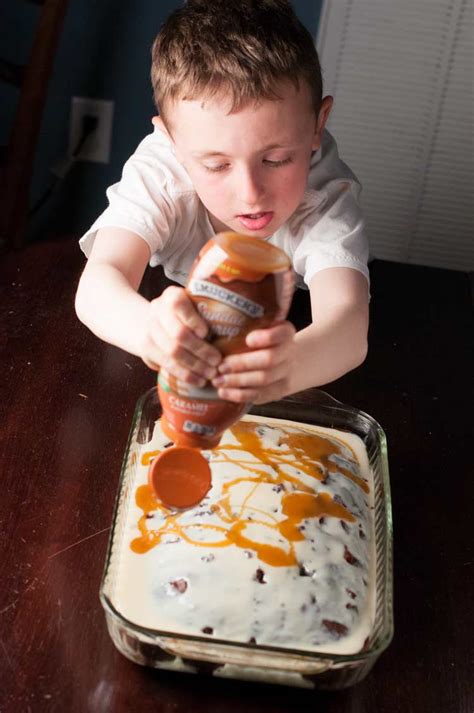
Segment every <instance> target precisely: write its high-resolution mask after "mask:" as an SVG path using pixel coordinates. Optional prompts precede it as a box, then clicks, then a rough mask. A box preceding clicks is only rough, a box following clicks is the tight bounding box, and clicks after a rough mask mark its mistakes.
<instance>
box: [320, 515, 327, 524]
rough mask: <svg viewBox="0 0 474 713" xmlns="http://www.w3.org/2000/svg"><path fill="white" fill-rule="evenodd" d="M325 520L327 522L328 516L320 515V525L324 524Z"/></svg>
mask: <svg viewBox="0 0 474 713" xmlns="http://www.w3.org/2000/svg"><path fill="white" fill-rule="evenodd" d="M325 522H326V518H325V517H324V515H323V517H320V518H319V524H320V525H324V523H325Z"/></svg>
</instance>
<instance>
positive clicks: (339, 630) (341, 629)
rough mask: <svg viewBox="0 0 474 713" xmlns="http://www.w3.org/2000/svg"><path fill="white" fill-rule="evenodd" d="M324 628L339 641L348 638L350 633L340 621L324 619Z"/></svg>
mask: <svg viewBox="0 0 474 713" xmlns="http://www.w3.org/2000/svg"><path fill="white" fill-rule="evenodd" d="M323 626H325V627H326V629H327V630H328V631H329V632H330V633H331V634H332V635H333V636H335V637H336V639H339V638H340V637H341V636H346V634H347V632H348V628H347V626H345V625H344V624H341V623H340V622H339V621H331V620H330V619H323Z"/></svg>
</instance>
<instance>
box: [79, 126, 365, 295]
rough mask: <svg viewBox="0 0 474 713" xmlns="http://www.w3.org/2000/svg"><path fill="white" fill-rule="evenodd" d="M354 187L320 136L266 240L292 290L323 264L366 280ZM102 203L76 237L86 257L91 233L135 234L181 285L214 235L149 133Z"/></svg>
mask: <svg viewBox="0 0 474 713" xmlns="http://www.w3.org/2000/svg"><path fill="white" fill-rule="evenodd" d="M359 193H360V185H359V183H358V182H357V179H356V178H355V176H354V174H353V173H352V172H351V170H350V169H349V168H348V166H346V164H345V163H343V161H341V160H340V158H339V155H338V151H337V146H336V143H335V141H334V139H333V138H332V136H331V135H330V133H329V132H328V131H324V135H323V140H322V145H321V148H320V149H319V150H318V151H316V152H315V153H314V154H313V157H312V159H311V166H310V172H309V176H308V183H307V190H306V191H305V193H304V196H303V200H302V201H301V203H300V205H299V206H298V208H297V209H296V211H295V212H294V213H293V215H292V216H291V217H290V218H289V219H288V220H287V221H286V223H284V225H282V226H281V227H280V228H279V229H278V230H277V231H276V232H275V233H274V234H273V235H272V236H271V237H270V238H268V240H267V241H268V242H270V243H272V244H273V245H276V246H278V247H280V248H282V249H283V250H284V251H285V252H286V253H287V255H289V257H290V258H291V260H292V263H293V268H294V270H295V272H296V282H297V285H298V286H299V287H306V286H309V284H310V282H311V279H312V277H313V276H314V275H315V274H316V273H317V272H319V271H320V270H324V269H326V268H329V267H349V268H353V269H355V270H359V271H360V272H361V273H362V274H363V275H365V277H366V278H367V280H369V272H368V269H367V260H368V244H367V238H366V235H365V230H364V223H363V219H362V214H361V210H360V207H359V203H358V197H359ZM107 198H108V200H109V205H108V207H107V208H106V209H105V211H104V212H103V213H102V214H101V215H100V216H99V217H98V218H97V220H96V221H95V223H94V224H93V225H92V226H91V228H90V229H89V230H88V231H87V233H86V234H85V235H84V236H83V237H82V238H81V240H80V246H81V248H82V250H83V251H84V253H85V254H86V255H87V256H89V254H90V251H91V248H92V244H93V241H94V238H95V236H96V234H97V231H98V230H99V229H100V228H104V227H116V228H125V229H127V230H130V231H132V232H134V233H136V234H137V235H139V236H140V237H141V238H143V240H145V242H146V243H147V244H148V246H149V248H150V252H151V257H150V265H151V266H152V267H154V266H155V265H163V267H164V270H165V273H166V275H167V276H168V277H169V278H171V279H172V280H174V281H176V282H178V283H180V284H182V285H184V284H185V283H186V280H187V276H188V273H189V271H190V269H191V265H192V263H193V261H194V259H195V257H196V256H197V254H198V252H199V250H200V249H201V248H202V246H203V245H204V244H205V243H206V242H207V241H208V240H209V239H210V238H211V237H212V236H213V235H215V231H214V229H213V227H212V225H211V222H210V220H209V216H208V213H207V210H206V208H205V207H204V205H203V204H202V203H201V201H200V199H199V197H198V195H197V193H196V191H195V189H194V187H193V184H192V182H191V179H190V177H189V175H188V173H187V172H186V170H185V169H184V168H183V166H182V165H181V164H180V163H179V161H178V160H177V159H176V157H175V155H174V153H173V151H172V147H171V142H170V140H169V139H168V137H167V136H166V135H165V134H164V133H163V132H162V131H160V130H159V129H158V128H155V130H154V132H153V133H152V134H149V135H148V136H146V137H145V138H144V139H143V141H142V142H141V143H140V144H139V146H138V148H137V150H136V151H135V153H134V154H133V155H132V156H131V157H130V158H129V159H128V161H127V162H126V164H125V166H124V169H123V173H122V178H121V180H120V181H119V182H118V183H115V184H113V185H112V186H110V188H108V190H107Z"/></svg>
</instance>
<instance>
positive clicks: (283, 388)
mask: <svg viewBox="0 0 474 713" xmlns="http://www.w3.org/2000/svg"><path fill="white" fill-rule="evenodd" d="M288 393H289V386H288V380H287V379H282V380H281V381H276V382H274V383H273V384H271V385H269V386H266V387H264V388H263V389H261V388H258V389H250V388H249V389H234V388H223V389H218V395H219V398H221V399H225V400H226V401H234V402H236V403H253V404H264V403H267V402H268V401H278V400H279V399H281V398H283V396H286V395H287V394H288Z"/></svg>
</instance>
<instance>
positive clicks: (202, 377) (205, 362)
mask: <svg viewBox="0 0 474 713" xmlns="http://www.w3.org/2000/svg"><path fill="white" fill-rule="evenodd" d="M207 330H208V328H207V325H206V323H205V321H204V320H203V319H202V318H201V317H200V315H199V314H198V312H197V311H196V309H195V307H194V305H193V303H192V301H191V300H190V299H189V297H188V296H187V294H186V292H185V291H184V289H183V288H182V287H168V288H167V289H166V290H164V292H163V293H162V294H161V295H160V297H157V298H156V299H154V300H153V301H152V302H150V308H149V318H148V324H147V329H146V334H145V338H144V340H143V345H142V349H141V353H140V356H141V358H142V359H143V361H144V362H145V364H146V365H147V366H149V367H150V368H151V369H155V370H156V371H159V369H160V367H165V368H166V369H168V371H169V372H170V373H171V374H173V375H174V376H176V377H177V378H178V379H181V380H182V381H185V382H187V383H189V384H195V385H196V386H204V384H205V382H206V380H208V379H212V377H213V376H215V375H216V373H217V370H216V367H217V365H218V364H219V363H220V362H221V360H222V356H221V354H220V352H219V351H218V350H217V349H216V348H215V347H213V346H212V345H211V344H208V343H207V342H205V341H204V338H205V336H206V334H207Z"/></svg>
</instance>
